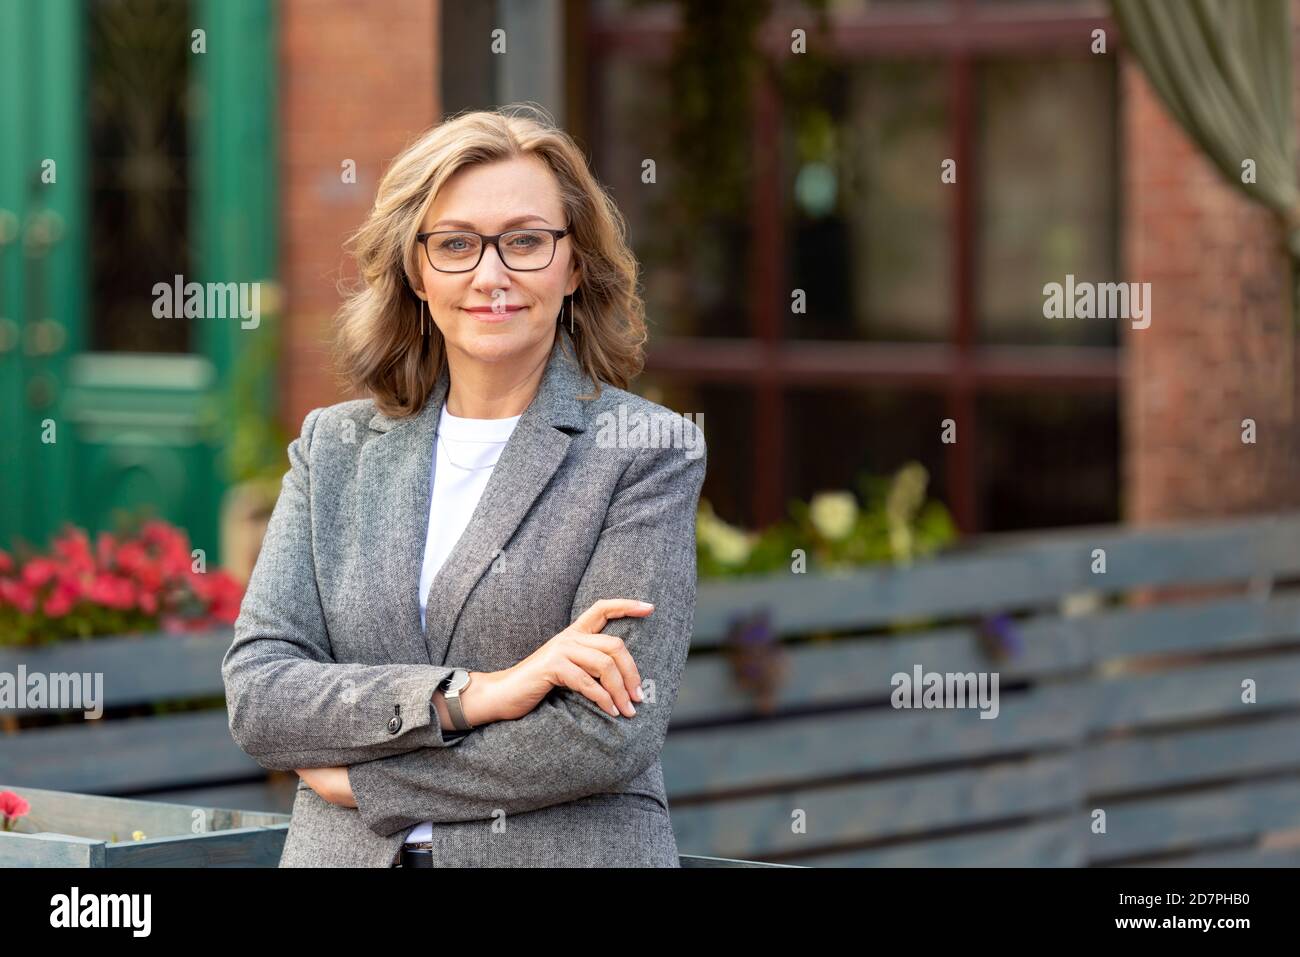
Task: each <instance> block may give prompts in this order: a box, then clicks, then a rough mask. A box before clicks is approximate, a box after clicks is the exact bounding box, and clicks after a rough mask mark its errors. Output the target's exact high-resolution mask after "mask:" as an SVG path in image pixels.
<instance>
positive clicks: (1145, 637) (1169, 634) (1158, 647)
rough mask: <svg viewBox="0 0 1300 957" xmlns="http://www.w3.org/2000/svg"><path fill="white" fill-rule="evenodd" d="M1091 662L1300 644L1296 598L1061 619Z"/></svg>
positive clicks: (1234, 600)
mask: <svg viewBox="0 0 1300 957" xmlns="http://www.w3.org/2000/svg"><path fill="white" fill-rule="evenodd" d="M1062 626H1063V629H1068V630H1071V631H1075V632H1077V640H1079V641H1080V642H1082V643H1083V645H1084V646H1085V647H1087V648H1088V649H1090V651H1091V657H1092V658H1093V659H1094V660H1098V661H1102V660H1106V659H1111V658H1131V657H1139V656H1144V655H1169V654H1191V653H1197V652H1201V653H1204V652H1214V653H1220V652H1227V651H1247V650H1250V649H1253V648H1255V647H1258V646H1262V645H1266V644H1273V643H1276V642H1279V641H1285V640H1288V639H1289V640H1290V641H1292V642H1294V641H1297V640H1300V595H1297V594H1296V593H1295V592H1294V591H1293V590H1290V591H1285V592H1278V593H1277V594H1275V595H1274V596H1273V597H1272V598H1270V599H1269V600H1268V601H1259V600H1257V599H1252V598H1226V599H1217V600H1213V601H1204V602H1194V603H1189V604H1176V605H1163V606H1154V607H1150V608H1125V609H1118V610H1106V611H1102V612H1099V613H1097V614H1095V615H1089V616H1087V617H1083V618H1074V619H1066V620H1065V621H1063V622H1062Z"/></svg>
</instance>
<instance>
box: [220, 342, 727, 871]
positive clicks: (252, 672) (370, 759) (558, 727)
mask: <svg viewBox="0 0 1300 957" xmlns="http://www.w3.org/2000/svg"><path fill="white" fill-rule="evenodd" d="M447 387H448V377H447V374H446V373H444V374H443V376H442V378H441V379H440V381H439V382H438V384H437V385H436V387H435V388H434V390H433V392H432V393H431V395H430V397H429V400H428V401H427V402H426V404H425V406H424V408H423V410H422V411H421V412H420V413H419V414H417V415H415V416H413V417H410V418H407V419H392V418H389V417H388V416H386V415H383V414H379V413H377V412H376V411H375V407H374V404H373V402H372V401H371V400H369V399H364V400H357V401H352V402H343V403H340V404H338V405H333V406H329V407H328V408H323V409H314V410H312V411H311V412H310V413H308V415H307V417H306V419H305V421H304V422H303V426H302V434H301V435H300V436H299V437H298V438H296V439H295V440H294V441H293V442H292V443H291V444H290V446H289V461H290V470H289V472H288V473H286V475H285V477H284V483H283V488H282V490H281V493H280V497H279V500H278V501H277V503H276V506H275V511H274V512H273V514H272V516H271V520H270V525H269V527H268V528H267V532H266V537H265V539H264V541H263V544H262V550H261V553H260V555H259V557H258V559H257V563H256V565H255V567H254V569H253V573H252V578H251V580H250V581H249V585H248V591H247V593H246V595H245V596H244V601H243V605H242V607H241V609H240V614H239V618H238V620H237V621H236V623H235V636H234V642H233V643H232V645H231V647H230V649H229V650H228V651H227V653H226V655H225V658H224V660H223V662H222V676H223V679H224V681H225V688H226V702H227V706H228V709H229V715H230V732H231V735H232V736H233V737H234V739H235V741H236V742H237V743H238V744H239V746H240V747H241V748H242V749H243V750H244V751H245V752H247V753H248V754H249V755H251V756H252V757H253V758H254V759H255V760H256V761H257V762H258V763H259V764H260V765H261V766H262V767H265V768H272V769H280V770H292V769H294V768H304V767H334V766H348V767H349V779H350V781H351V785H352V790H353V793H354V795H355V797H356V801H357V805H358V807H356V808H345V807H340V806H338V805H334V804H330V803H329V802H327V801H325V800H324V799H323V798H321V797H320V796H318V795H317V794H316V792H315V791H313V790H311V788H309V787H308V786H307V785H306V784H305V783H303V782H299V785H298V791H297V795H296V798H295V800H294V805H293V817H292V820H291V823H290V826H289V833H288V839H287V841H286V843H285V848H284V854H283V856H282V858H281V861H280V866H281V867H293V866H317V867H319V866H361V867H390V866H392V865H393V864H394V863H395V861H396V858H397V856H398V854H399V851H400V846H401V843H402V841H403V839H404V837H405V835H406V833H407V832H408V830H409V829H410V828H411V827H412V826H413V825H415V824H418V823H420V822H421V821H433V822H434V824H433V843H434V858H435V861H436V862H437V863H438V864H439V865H442V866H451V867H477V866H557V867H565V866H569V867H587V866H607V865H608V866H663V867H676V866H678V860H677V845H676V842H675V840H674V837H673V830H672V826H671V824H670V821H669V816H668V800H667V796H666V793H665V791H664V781H663V770H662V766H661V764H660V760H659V756H660V751H661V749H662V747H663V743H664V737H665V735H666V733H667V730H668V721H669V716H670V714H671V712H672V708H673V703H674V701H675V700H676V697H677V689H678V685H679V682H680V679H681V676H682V671H683V669H684V667H685V663H686V656H687V651H688V648H689V645H690V638H691V631H692V628H693V624H694V618H695V513H696V507H697V503H698V500H699V494H700V487H701V484H702V483H703V480H704V473H705V467H706V461H707V456H706V454H705V448H704V439H703V430H702V429H700V428H699V427H698V426H697V425H695V424H694V423H692V422H690V421H689V420H687V419H686V418H685V417H682V416H676V415H675V413H671V412H669V411H668V410H666V409H664V408H663V407H662V406H658V405H656V404H654V403H652V402H650V401H648V400H646V399H643V398H641V397H639V396H636V395H634V394H632V393H630V392H626V391H624V390H622V389H617V388H614V387H612V386H609V385H604V386H603V391H602V393H601V396H600V398H599V399H596V400H589V401H584V400H579V399H578V398H576V396H577V395H578V394H590V393H591V392H593V391H594V389H593V386H592V383H591V380H590V379H588V378H587V377H586V376H584V375H583V374H582V372H581V371H580V370H579V368H578V366H577V365H576V363H574V362H573V360H572V358H571V351H570V347H569V346H568V344H567V339H566V338H564V337H562V336H559V335H557V345H556V347H555V349H554V350H553V352H552V355H551V358H550V359H549V362H548V365H547V367H546V370H545V372H544V375H543V378H542V380H541V384H540V386H539V389H538V393H537V395H536V396H535V397H534V399H533V401H532V403H531V404H530V405H529V406H528V408H527V409H526V410H525V411H524V413H523V415H522V416H521V418H520V419H519V423H518V425H517V426H516V427H515V431H514V432H513V434H512V435H511V437H510V440H509V442H508V443H507V444H506V447H505V449H504V451H503V452H502V454H501V457H500V459H499V460H498V462H497V464H496V467H495V468H494V470H493V472H492V476H491V479H490V480H489V482H488V485H487V488H486V489H485V491H484V493H483V497H482V499H481V500H480V501H479V504H478V507H477V508H476V509H475V510H474V513H473V515H472V517H471V518H470V522H469V525H468V527H467V528H466V530H465V533H464V535H463V536H462V537H461V539H460V540H459V541H458V542H457V543H456V547H455V550H454V551H453V552H452V553H451V555H450V556H449V557H448V559H447V561H446V563H445V564H444V565H443V566H442V568H441V569H440V570H439V572H438V575H437V577H436V578H435V579H434V581H433V585H432V587H431V589H430V592H429V598H428V604H427V605H426V614H427V623H428V631H427V633H424V632H422V631H421V629H420V616H419V606H418V605H417V600H418V599H417V590H418V582H419V576H420V567H421V561H422V556H423V552H424V545H425V531H426V526H427V519H428V508H429V501H430V489H429V468H430V463H431V456H432V454H433V449H434V434H435V428H436V425H437V423H438V419H439V415H440V413H441V410H442V404H443V400H444V397H445V396H446V394H447ZM620 406H623V407H624V409H623V410H620ZM621 411H624V412H625V413H626V415H627V416H629V417H634V416H635V414H636V413H644V414H645V415H647V416H659V417H664V416H673V417H674V418H675V420H676V421H677V422H678V423H679V424H681V425H682V426H683V428H682V431H681V433H680V437H681V439H680V441H681V445H680V446H678V447H664V440H663V439H662V438H660V440H659V445H658V446H657V447H656V446H655V445H653V444H652V443H651V442H645V441H641V442H637V441H633V442H627V443H624V444H625V445H640V446H642V447H640V448H636V447H633V448H628V447H618V444H617V443H616V442H612V441H611V438H614V439H616V438H617V435H616V434H615V433H612V432H610V430H609V429H608V428H607V426H608V425H609V423H610V422H611V421H612V418H611V417H614V418H616V417H618V416H619V415H620V412H621ZM602 413H610V415H602ZM598 416H600V418H599V419H598V418H597V417H598ZM625 421H632V422H635V418H630V419H629V420H625ZM660 421H665V420H664V419H662V418H660ZM634 437H635V436H634ZM601 598H635V599H642V600H645V601H651V602H653V603H654V605H655V610H654V613H653V614H652V615H650V616H649V617H647V618H643V619H637V618H622V619H614V620H612V621H610V623H609V624H608V625H607V626H606V627H605V629H604V633H605V634H610V635H618V636H619V637H621V638H623V640H624V641H625V642H626V643H627V647H628V650H629V651H630V652H631V654H632V657H633V658H634V659H635V661H636V663H637V667H638V668H639V669H640V672H641V677H642V680H643V682H645V684H646V688H645V691H646V700H645V701H644V702H641V703H637V704H636V712H637V713H636V715H635V716H634V717H632V718H625V717H623V716H622V715H620V716H618V717H611V716H610V715H608V714H606V713H605V712H604V711H603V710H601V708H600V707H599V706H598V705H596V704H595V703H594V702H592V701H590V700H589V699H587V698H586V697H584V696H583V695H581V694H579V693H577V692H575V691H570V690H569V689H555V690H553V691H552V692H551V693H550V694H549V695H548V696H547V697H546V698H545V699H543V700H542V702H541V703H539V704H538V706H537V707H536V708H535V709H534V710H533V711H532V712H530V713H529V714H527V715H525V716H523V717H522V718H519V719H516V720H513V721H498V722H494V723H490V724H487V725H484V726H482V727H479V728H476V729H474V730H473V731H470V732H468V733H465V734H456V733H455V732H452V731H451V730H450V729H449V730H448V733H447V734H446V735H444V734H443V729H442V728H441V727H440V725H439V720H438V715H437V710H436V709H435V708H434V707H433V706H432V700H431V699H432V695H433V692H434V690H435V689H436V688H437V687H438V686H439V685H440V684H441V683H442V682H443V681H444V679H446V678H447V677H448V676H449V675H450V674H451V672H452V670H453V669H454V668H457V667H459V668H466V669H469V670H474V671H497V670H500V669H502V668H507V667H509V666H510V665H513V664H515V663H516V662H518V661H520V660H521V659H523V658H525V657H526V656H528V655H529V654H531V653H532V652H533V651H534V650H535V649H536V648H538V647H539V646H541V645H542V644H543V643H545V642H546V641H548V640H549V639H550V638H551V637H553V636H554V635H556V634H558V633H559V632H560V631H562V630H564V628H565V627H567V626H568V625H569V624H570V623H571V622H572V621H573V619H574V618H576V617H577V616H578V615H579V614H580V613H581V612H583V611H584V610H585V609H587V608H588V607H589V606H590V605H591V604H593V603H594V602H596V601H597V600H599V599H601Z"/></svg>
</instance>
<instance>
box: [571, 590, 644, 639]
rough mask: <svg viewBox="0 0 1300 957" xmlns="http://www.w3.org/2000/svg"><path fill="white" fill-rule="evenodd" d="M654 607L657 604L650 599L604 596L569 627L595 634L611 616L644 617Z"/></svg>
mask: <svg viewBox="0 0 1300 957" xmlns="http://www.w3.org/2000/svg"><path fill="white" fill-rule="evenodd" d="M654 608H655V606H654V605H652V604H650V602H648V601H637V600H636V599H633V598H602V599H601V600H600V601H598V602H596V603H595V604H594V605H592V606H591V607H590V608H588V609H587V610H586V611H584V612H583V613H582V614H581V615H579V616H578V617H577V618H576V619H575V620H574V622H573V624H572V625H570V626H569V627H571V628H576V629H578V630H579V631H585V632H587V633H588V634H592V635H595V634H598V633H599V632H600V631H601V629H603V628H604V627H605V625H606V624H607V623H608V622H609V620H610V619H611V618H622V617H624V616H626V615H634V616H636V617H638V618H643V617H645V616H646V615H648V614H650V613H651V612H652V611H654Z"/></svg>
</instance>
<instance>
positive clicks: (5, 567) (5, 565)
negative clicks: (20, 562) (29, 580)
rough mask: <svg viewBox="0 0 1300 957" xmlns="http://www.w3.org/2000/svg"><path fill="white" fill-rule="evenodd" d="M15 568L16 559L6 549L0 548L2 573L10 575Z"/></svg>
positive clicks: (0, 572)
mask: <svg viewBox="0 0 1300 957" xmlns="http://www.w3.org/2000/svg"><path fill="white" fill-rule="evenodd" d="M13 570H14V560H13V558H11V557H10V555H9V553H8V552H6V551H5V550H4V549H0V575H8V574H9V573H10V572H11V571H13Z"/></svg>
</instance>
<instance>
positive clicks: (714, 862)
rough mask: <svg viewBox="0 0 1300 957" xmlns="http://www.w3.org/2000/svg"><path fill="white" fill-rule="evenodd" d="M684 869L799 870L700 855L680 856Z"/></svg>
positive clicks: (778, 865) (764, 862)
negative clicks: (766, 868) (765, 868)
mask: <svg viewBox="0 0 1300 957" xmlns="http://www.w3.org/2000/svg"><path fill="white" fill-rule="evenodd" d="M677 860H678V862H679V864H680V865H681V866H682V867H786V868H797V867H798V866H799V865H797V864H769V863H767V862H766V861H738V860H729V859H727V858H725V857H706V856H703V855H700V854H679V855H678V858H677Z"/></svg>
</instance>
